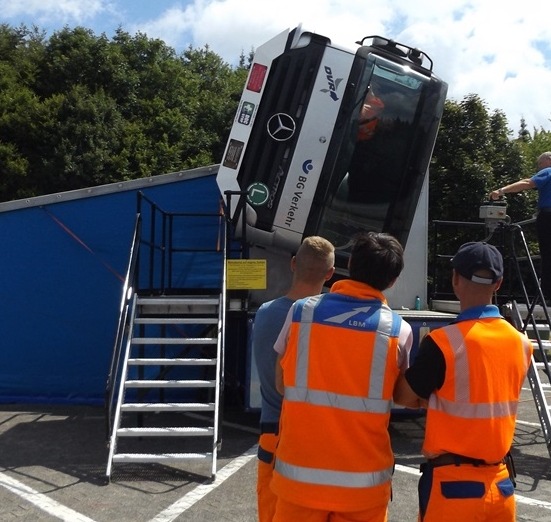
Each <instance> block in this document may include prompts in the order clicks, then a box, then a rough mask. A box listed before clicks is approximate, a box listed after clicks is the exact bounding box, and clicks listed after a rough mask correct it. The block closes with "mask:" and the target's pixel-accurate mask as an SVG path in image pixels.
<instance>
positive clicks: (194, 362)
mask: <svg viewBox="0 0 551 522" xmlns="http://www.w3.org/2000/svg"><path fill="white" fill-rule="evenodd" d="M128 364H129V365H131V366H216V359H206V358H160V357H155V358H153V357H151V358H147V359H146V358H132V359H128Z"/></svg>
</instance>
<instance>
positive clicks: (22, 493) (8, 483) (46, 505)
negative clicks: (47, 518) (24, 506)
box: [0, 473, 94, 522]
mask: <svg viewBox="0 0 551 522" xmlns="http://www.w3.org/2000/svg"><path fill="white" fill-rule="evenodd" d="M0 486H3V487H5V488H6V489H9V490H10V491H11V492H12V493H15V494H16V495H18V496H19V497H21V498H23V499H25V500H27V501H28V502H30V503H31V504H33V505H35V506H36V507H37V508H39V509H41V510H42V511H45V512H46V513H49V514H50V515H52V516H54V517H57V518H59V520H63V521H64V522H94V520H92V519H91V518H88V517H85V516H84V515H81V514H80V513H77V512H76V511H73V510H72V509H70V508H68V507H65V506H64V505H63V504H60V503H59V502H56V501H55V500H52V499H51V498H49V497H47V496H46V495H44V494H43V493H39V492H38V491H35V490H34V489H32V488H30V487H29V486H26V485H25V484H23V483H22V482H19V481H18V480H15V479H13V478H11V477H10V476H8V475H6V474H5V473H0Z"/></svg>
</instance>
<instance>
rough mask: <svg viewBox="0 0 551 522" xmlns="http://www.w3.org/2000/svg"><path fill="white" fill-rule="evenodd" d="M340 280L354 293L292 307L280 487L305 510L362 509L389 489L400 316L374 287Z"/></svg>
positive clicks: (382, 499)
mask: <svg viewBox="0 0 551 522" xmlns="http://www.w3.org/2000/svg"><path fill="white" fill-rule="evenodd" d="M336 285H337V288H339V289H340V290H342V291H343V293H346V294H348V295H342V294H339V293H335V291H334V288H335V285H334V287H333V288H332V291H331V293H329V294H324V295H322V296H315V297H311V298H306V299H303V300H301V301H298V302H297V303H295V305H294V308H293V320H292V324H291V328H290V333H289V340H288V343H287V347H286V351H285V354H284V355H283V357H282V359H281V364H282V368H283V377H284V385H285V395H284V401H283V409H282V414H281V428H280V441H279V445H278V448H277V450H276V464H275V469H274V476H273V479H272V489H273V490H274V491H275V492H276V494H277V495H278V496H280V497H281V498H283V499H285V500H287V501H288V502H292V503H295V504H299V505H302V506H307V507H311V508H316V509H325V510H330V511H355V510H362V509H367V508H370V507H372V506H373V507H374V506H377V505H380V504H383V503H386V502H388V498H389V495H390V480H391V477H392V471H393V464H394V458H393V453H392V448H391V445H390V437H389V433H388V423H389V417H390V410H391V404H392V392H393V389H394V384H395V382H396V379H397V377H398V374H399V367H398V362H397V358H398V335H399V332H400V324H401V318H400V317H399V316H398V314H396V313H395V312H393V311H392V310H391V309H390V308H389V307H388V306H387V305H386V304H382V303H381V300H384V296H383V295H382V294H381V293H380V292H378V291H376V290H374V289H372V288H371V287H369V286H367V285H365V284H362V283H358V282H354V281H350V280H346V281H339V282H338V283H336ZM350 295H361V296H362V298H361V299H360V298H354V297H350ZM364 297H367V299H369V300H366V299H365V298H364Z"/></svg>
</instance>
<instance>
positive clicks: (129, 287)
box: [105, 213, 142, 440]
mask: <svg viewBox="0 0 551 522" xmlns="http://www.w3.org/2000/svg"><path fill="white" fill-rule="evenodd" d="M141 225H142V218H141V214H140V213H138V214H136V220H135V224H134V233H133V236H132V243H131V246H130V255H129V260H128V267H127V269H126V277H125V279H124V284H123V288H122V296H121V305H120V311H119V321H118V324H117V333H116V335H115V343H114V346H113V353H112V356H111V364H110V367H109V374H108V376H107V382H106V385H105V418H106V435H107V440H109V438H110V437H111V431H112V428H113V400H114V398H115V392H116V386H115V385H116V382H117V376H118V374H119V369H120V360H121V354H122V347H123V345H124V339H125V337H126V334H127V326H128V320H129V314H128V310H129V308H130V305H131V302H132V295H133V294H134V287H135V283H136V273H137V272H136V268H137V264H138V258H139V249H140V241H141Z"/></svg>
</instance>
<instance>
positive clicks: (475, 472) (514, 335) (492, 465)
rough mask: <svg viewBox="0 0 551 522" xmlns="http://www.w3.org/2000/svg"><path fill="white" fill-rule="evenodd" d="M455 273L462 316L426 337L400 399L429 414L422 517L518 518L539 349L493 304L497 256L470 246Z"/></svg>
mask: <svg viewBox="0 0 551 522" xmlns="http://www.w3.org/2000/svg"><path fill="white" fill-rule="evenodd" d="M452 267H453V276H452V284H453V289H454V292H455V295H456V296H457V298H458V299H459V301H460V314H459V315H458V316H457V318H456V320H455V321H454V322H453V323H452V324H450V325H448V326H445V327H443V328H438V329H436V330H434V331H433V332H431V333H430V334H429V335H428V336H427V337H425V339H424V340H423V341H422V343H421V345H420V347H419V353H418V355H417V357H416V358H415V361H414V362H413V364H412V365H411V368H409V369H408V370H407V371H406V373H405V376H403V377H401V378H400V379H399V381H398V383H397V386H396V390H395V394H394V399H395V401H396V402H397V403H399V404H403V405H405V406H411V407H419V406H426V408H427V418H426V427H425V440H424V443H423V454H424V455H425V457H427V462H426V463H424V464H423V465H422V466H421V471H422V473H423V474H422V476H421V479H420V481H419V520H420V521H423V522H440V521H442V520H446V521H449V522H465V521H466V520H476V521H481V522H483V521H495V522H513V521H514V520H515V497H514V477H513V476H511V474H512V472H513V471H512V468H513V466H512V465H510V466H508V464H512V463H511V461H510V459H511V457H510V453H509V450H510V448H511V445H512V443H513V436H514V431H515V421H516V413H517V406H518V400H519V396H520V390H521V387H522V383H523V381H524V379H525V377H526V373H527V370H528V366H529V364H530V359H531V356H532V350H533V348H532V344H531V342H530V341H529V340H528V338H527V337H526V336H525V335H524V334H522V333H520V332H519V331H517V330H516V329H515V328H513V326H512V325H511V324H509V323H508V322H507V321H506V320H505V319H504V318H503V317H501V315H500V314H499V311H498V308H497V307H496V306H494V305H493V304H492V299H493V295H494V293H495V292H496V291H497V290H498V288H499V287H500V285H501V282H502V279H503V259H502V256H501V253H500V252H499V250H498V249H497V248H496V247H494V246H492V245H489V244H487V243H482V242H473V243H466V244H464V245H462V246H461V247H460V248H459V250H458V251H457V253H456V254H455V256H454V257H453V258H452ZM508 467H509V468H510V469H508Z"/></svg>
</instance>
